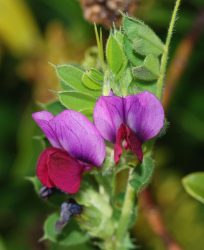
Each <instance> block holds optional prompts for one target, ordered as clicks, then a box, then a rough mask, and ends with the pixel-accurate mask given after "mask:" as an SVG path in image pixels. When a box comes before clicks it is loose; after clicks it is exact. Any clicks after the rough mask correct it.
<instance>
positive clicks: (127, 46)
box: [123, 36, 143, 66]
mask: <svg viewBox="0 0 204 250" xmlns="http://www.w3.org/2000/svg"><path fill="white" fill-rule="evenodd" d="M123 46H124V51H125V54H126V56H127V58H128V60H129V61H130V63H131V64H132V65H133V66H140V65H141V64H142V63H143V60H142V58H141V57H139V56H138V55H137V54H136V53H135V51H134V50H133V46H132V42H131V41H130V40H129V39H128V38H127V37H126V36H125V37H124V45H123Z"/></svg>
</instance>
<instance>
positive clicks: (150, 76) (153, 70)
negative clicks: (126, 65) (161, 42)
mask: <svg viewBox="0 0 204 250" xmlns="http://www.w3.org/2000/svg"><path fill="white" fill-rule="evenodd" d="M159 68H160V64H159V59H158V57H156V56H154V55H148V56H147V57H146V58H145V60H144V63H143V65H141V66H138V67H134V68H132V72H133V76H134V77H136V78H137V79H140V80H144V81H154V80H156V79H157V78H158V77H159Z"/></svg>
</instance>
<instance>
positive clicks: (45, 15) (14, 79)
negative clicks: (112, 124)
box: [0, 0, 204, 250]
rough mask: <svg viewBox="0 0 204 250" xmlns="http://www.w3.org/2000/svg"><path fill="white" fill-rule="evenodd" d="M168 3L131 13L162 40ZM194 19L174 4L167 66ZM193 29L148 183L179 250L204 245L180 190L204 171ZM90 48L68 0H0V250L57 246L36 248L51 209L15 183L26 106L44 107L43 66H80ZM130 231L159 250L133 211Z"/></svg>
mask: <svg viewBox="0 0 204 250" xmlns="http://www.w3.org/2000/svg"><path fill="white" fill-rule="evenodd" d="M173 5H174V1H173V0H166V1H162V0H143V1H141V3H140V6H139V8H138V9H137V12H136V16H137V17H139V18H141V19H143V20H144V21H145V22H146V23H147V24H148V25H150V26H151V27H152V28H153V29H154V30H155V31H156V32H157V34H159V36H160V37H161V38H162V39H163V40H164V39H165V36H166V32H167V28H168V23H169V20H170V17H171V12H172V8H173ZM203 12H204V1H203V0H194V1H192V0H191V1H190V0H185V1H183V3H182V6H181V8H180V12H179V19H178V21H177V25H176V28H175V32H174V38H173V41H172V44H171V53H170V60H169V63H170V64H171V62H172V60H173V58H174V54H175V52H176V51H177V48H178V47H179V46H180V45H181V43H182V41H183V39H184V38H185V37H186V36H188V34H189V32H190V31H191V30H192V27H193V25H194V23H195V20H196V19H197V17H198V16H199V17H200V19H201V21H202V18H203V19H204V14H203ZM200 19H199V20H200ZM199 24H200V23H198V24H197V26H195V27H194V28H193V30H194V31H195V32H197V33H199V36H198V37H197V41H196V43H194V40H193V45H194V46H193V48H192V54H190V55H189V56H188V59H187V66H186V68H185V70H184V72H183V73H182V74H181V77H180V78H179V81H178V82H177V86H176V88H175V90H174V91H173V94H172V96H171V102H170V105H169V108H168V112H167V119H168V121H169V127H168V130H167V133H166V135H165V136H163V137H162V138H161V139H160V140H159V141H158V143H157V147H156V150H155V159H156V163H157V167H156V172H155V176H154V178H153V181H152V184H151V188H152V191H153V194H154V197H155V199H156V201H157V203H158V204H159V206H160V208H161V211H162V215H164V218H165V222H166V224H167V227H168V228H169V231H170V232H171V234H172V235H173V236H174V237H175V238H176V239H177V240H178V241H179V243H180V244H181V245H182V246H183V248H184V249H187V250H202V249H203V246H204V237H203V235H204V206H203V205H201V204H200V203H199V202H197V201H195V200H194V199H193V198H191V197H189V196H188V195H187V194H186V193H185V191H184V189H183V188H182V185H181V178H182V177H183V176H185V175H186V174H188V173H191V172H196V171H200V170H203V169H204V153H203V152H204V75H203V70H204V32H203V33H201V32H202V29H203V30H204V22H202V24H203V26H201V25H199ZM198 27H199V28H198ZM197 28H198V30H196V29H197ZM107 32H108V31H104V37H105V36H106V34H107ZM94 44H95V38H94V31H93V26H92V25H91V24H89V23H87V22H86V21H85V20H84V18H83V13H82V9H81V7H80V4H79V1H77V0H60V1H58V0H0V250H24V249H25V250H28V249H29V250H41V249H61V248H57V247H56V246H54V247H53V246H52V247H51V246H50V244H49V242H39V241H38V240H39V239H40V237H41V236H42V225H43V221H44V219H45V218H46V216H47V215H48V214H49V213H50V212H51V211H53V208H52V207H50V206H48V205H47V204H46V203H45V202H43V201H41V200H40V199H39V198H38V197H37V195H36V194H35V192H34V190H33V187H32V185H31V184H30V183H29V182H28V181H27V180H26V179H25V177H26V176H32V175H34V173H35V162H36V159H37V157H38V155H39V152H40V151H41V148H39V143H38V142H37V140H36V138H35V137H34V136H35V135H36V133H37V131H38V130H37V128H36V126H35V124H34V122H33V121H32V119H31V113H32V112H33V111H34V110H36V109H37V105H36V102H38V103H43V102H47V101H50V100H52V98H53V93H52V92H51V91H50V89H52V90H53V89H56V88H58V82H57V79H56V77H55V74H54V71H53V69H52V67H51V66H50V65H49V64H48V62H51V63H65V62H80V61H81V60H82V59H83V57H84V53H85V50H86V48H88V47H89V46H91V45H94ZM181 54H182V53H181ZM180 63H181V64H182V63H184V62H183V61H182V57H181V61H180ZM175 67H177V65H176V64H175ZM172 74H174V72H173V73H172ZM133 234H135V235H136V238H137V244H138V245H141V249H147V250H150V249H156V250H157V249H158V250H160V249H161V250H162V249H165V247H164V246H163V245H162V243H161V241H160V239H159V238H158V237H157V236H155V235H154V234H153V232H152V231H151V229H150V228H149V227H148V225H147V223H146V222H145V218H144V217H143V215H142V210H141V213H140V216H139V220H138V223H137V225H136V228H135V229H134V230H133Z"/></svg>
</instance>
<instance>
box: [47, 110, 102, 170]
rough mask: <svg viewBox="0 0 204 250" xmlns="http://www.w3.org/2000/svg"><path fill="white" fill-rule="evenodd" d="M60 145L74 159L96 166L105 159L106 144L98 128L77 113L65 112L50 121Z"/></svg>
mask: <svg viewBox="0 0 204 250" xmlns="http://www.w3.org/2000/svg"><path fill="white" fill-rule="evenodd" d="M50 126H51V127H52V129H53V130H54V131H55V134H56V135H57V138H58V141H59V143H60V145H61V146H62V147H63V149H64V150H66V151H67V152H68V153H69V154H70V155H71V156H72V157H74V158H76V159H78V160H80V161H82V162H85V163H88V164H92V165H95V166H100V165H101V164H102V163H103V161H104V159H105V143H104V140H103V138H102V137H101V135H100V134H99V132H98V130H97V129H96V127H95V126H94V125H93V123H91V122H90V121H89V120H88V119H87V118H86V117H85V116H84V115H82V114H81V113H79V112H77V111H73V110H65V111H63V112H61V113H60V114H59V115H57V116H55V118H53V119H52V120H51V121H50Z"/></svg>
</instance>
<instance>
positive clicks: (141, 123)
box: [124, 91, 164, 142]
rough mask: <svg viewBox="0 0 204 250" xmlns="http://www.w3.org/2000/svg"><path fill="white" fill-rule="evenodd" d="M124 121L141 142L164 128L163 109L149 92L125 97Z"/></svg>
mask: <svg viewBox="0 0 204 250" xmlns="http://www.w3.org/2000/svg"><path fill="white" fill-rule="evenodd" d="M124 110H125V120H126V124H127V126H128V127H129V128H130V129H131V130H133V131H134V132H135V133H136V135H137V137H138V139H139V140H140V141H141V142H144V141H146V140H149V139H151V138H153V137H155V136H156V135H157V134H158V133H159V132H160V130H161V128H162V127H163V126H164V109H163V107H162V104H161V102H160V101H159V100H158V99H157V97H155V96H154V95H153V94H151V93H150V92H147V91H145V92H142V93H140V94H137V95H132V96H127V97H125V100H124Z"/></svg>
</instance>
